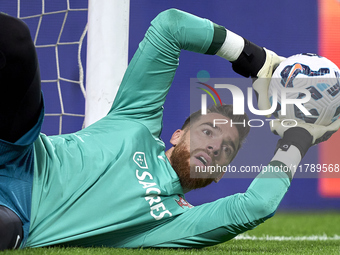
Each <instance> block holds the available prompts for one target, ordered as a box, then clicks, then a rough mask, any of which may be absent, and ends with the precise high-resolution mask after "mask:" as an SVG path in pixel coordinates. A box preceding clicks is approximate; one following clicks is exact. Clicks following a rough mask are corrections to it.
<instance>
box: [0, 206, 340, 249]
mask: <svg viewBox="0 0 340 255" xmlns="http://www.w3.org/2000/svg"><path fill="white" fill-rule="evenodd" d="M0 254H11V255H17V254H18V255H19V254H20V255H45V254H51V255H57V254H58V255H64V254H65V255H78V254H79V255H97V254H98V255H99V254H100V255H106V254H110V255H111V254H122V255H125V254H127V255H128V254H132V255H134V254H138V255H139V254H141V255H144V254H145V255H147V254H151V255H153V254H155V255H170V254H171V255H172V254H183V255H187V254H202V255H203V254H204V255H205V254H207V255H213V254H304V255H305V254H327V255H330V254H340V212H327V213H325V212H319V213H316V212H315V213H277V214H276V215H275V216H274V217H273V218H271V219H269V220H268V221H267V222H265V223H264V224H262V225H260V226H259V227H257V228H256V229H254V230H252V231H248V232H247V233H245V234H244V235H241V236H239V238H238V239H234V240H231V241H229V242H226V243H223V244H220V245H216V246H213V247H208V248H204V249H115V248H34V249H23V250H16V251H5V252H2V253H1V252H0Z"/></svg>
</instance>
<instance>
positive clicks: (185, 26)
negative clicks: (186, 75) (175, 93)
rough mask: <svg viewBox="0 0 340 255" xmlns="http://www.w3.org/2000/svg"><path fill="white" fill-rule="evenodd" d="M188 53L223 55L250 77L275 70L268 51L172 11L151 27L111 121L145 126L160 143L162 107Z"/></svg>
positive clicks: (140, 45) (137, 52)
mask: <svg viewBox="0 0 340 255" xmlns="http://www.w3.org/2000/svg"><path fill="white" fill-rule="evenodd" d="M182 49H183V50H188V51H193V52H197V53H202V54H210V55H214V54H216V53H217V55H219V56H221V57H223V58H226V59H227V60H229V61H231V62H232V63H233V68H234V70H235V71H237V72H238V73H240V74H242V75H245V76H249V75H251V76H256V77H257V75H258V74H260V73H261V72H262V73H268V72H264V71H263V70H267V69H268V68H272V67H273V64H272V63H273V61H268V56H269V55H268V54H267V53H266V51H265V50H264V49H263V48H261V47H259V46H256V45H255V44H253V43H251V42H249V41H247V40H245V39H243V38H242V37H240V36H238V35H236V34H234V33H232V32H231V31H228V30H226V29H225V28H224V27H222V26H219V25H216V24H214V23H213V22H211V21H209V20H207V19H203V18H200V17H197V16H195V15H192V14H189V13H186V12H183V11H179V10H176V9H170V10H167V11H164V12H162V13H160V14H159V15H158V16H157V17H156V18H155V19H154V20H153V21H152V22H151V26H150V27H149V29H148V31H147V32H146V34H145V37H144V39H143V41H142V42H141V43H140V44H139V47H138V50H137V51H136V53H135V55H134V57H133V58H132V60H131V62H130V64H129V67H128V69H127V71H126V73H125V75H124V78H123V81H122V83H121V85H120V88H119V91H118V93H117V96H116V99H115V101H114V103H113V106H112V108H111V111H110V113H109V115H115V116H117V115H118V116H120V118H123V117H125V118H131V119H134V120H137V121H140V122H142V123H143V124H145V125H146V126H147V127H148V128H149V129H150V131H151V132H152V134H153V135H154V136H156V137H158V136H159V135H160V131H161V123H162V122H161V120H162V111H163V108H162V106H163V104H164V102H165V98H166V95H167V93H168V90H169V88H170V86H171V83H172V80H173V78H174V75H175V72H176V69H177V67H178V64H179V55H180V52H181V50H182ZM275 56H276V55H275ZM270 59H271V58H270ZM261 70H262V71H261ZM269 73H270V71H269ZM270 75H271V74H270Z"/></svg>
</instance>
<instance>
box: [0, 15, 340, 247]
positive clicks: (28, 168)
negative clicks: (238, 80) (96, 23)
mask: <svg viewBox="0 0 340 255" xmlns="http://www.w3.org/2000/svg"><path fill="white" fill-rule="evenodd" d="M0 23H1V24H2V25H1V28H0V80H1V81H0V99H1V100H0V118H1V121H0V139H1V140H0V205H1V206H0V247H1V249H9V248H18V247H21V248H24V247H41V246H53V245H63V246H87V247H88V246H109V247H131V248H135V247H204V246H209V245H215V244H218V243H221V242H225V241H227V240H229V239H232V238H233V237H235V236H236V235H238V234H240V233H243V232H245V231H247V230H249V229H252V228H254V227H256V226H257V225H259V224H260V223H262V222H264V221H265V220H266V219H268V218H269V217H271V216H273V214H274V212H275V210H276V209H277V207H278V205H279V203H280V201H281V199H282V198H283V196H284V195H285V193H286V192H287V189H288V188H289V186H290V181H291V178H292V176H293V174H294V173H292V172H289V173H283V172H276V173H270V172H269V171H268V172H266V173H264V174H261V175H260V176H261V177H258V178H256V179H255V180H254V181H253V182H252V183H251V185H250V187H249V188H248V190H247V191H246V192H245V193H243V194H235V195H233V196H229V197H225V198H223V199H220V200H217V201H215V202H212V203H208V204H203V205H200V206H196V207H192V206H191V205H190V204H189V203H187V202H186V201H185V198H184V193H186V192H188V191H189V190H192V189H196V188H202V187H204V186H206V185H208V184H210V183H211V182H212V181H218V180H219V179H220V178H222V174H223V173H218V174H216V175H213V176H209V178H204V177H202V176H199V177H197V178H191V177H190V169H193V168H194V167H195V165H199V166H215V165H217V164H218V165H220V166H226V165H228V164H229V163H230V162H231V161H232V159H233V158H234V157H235V156H236V154H237V152H238V150H239V148H240V147H241V144H242V141H243V140H244V139H245V137H246V136H247V134H248V132H249V127H247V128H245V127H242V126H240V125H236V126H228V125H217V126H216V127H214V126H213V125H212V122H213V119H214V118H219V119H221V118H229V119H232V120H234V121H236V122H239V121H243V120H247V116H245V115H236V116H233V115H232V107H231V106H228V105H224V106H219V107H214V108H211V109H210V110H209V113H208V114H207V115H202V116H201V115H200V113H196V114H194V115H192V116H191V117H189V119H188V120H187V121H186V122H185V124H184V126H183V127H182V128H181V129H179V130H176V131H175V132H174V134H173V136H172V138H171V141H170V142H171V143H172V144H173V147H172V148H171V149H169V150H168V151H166V152H165V151H164V149H165V146H164V143H163V142H162V141H161V140H160V138H159V137H160V134H161V129H162V106H163V104H164V101H165V98H166V95H167V93H168V90H169V88H170V86H171V82H172V79H173V77H174V75H175V71H176V68H177V66H178V57H179V54H180V51H181V50H182V49H184V50H189V51H194V52H198V53H205V54H211V55H214V54H217V55H219V56H221V57H223V58H226V59H227V60H229V61H231V62H232V65H233V69H234V70H235V71H236V72H238V73H240V74H242V75H244V76H247V77H248V76H252V77H255V78H256V77H259V78H270V77H271V74H272V72H273V69H274V68H275V67H276V66H277V65H278V64H279V63H280V61H281V59H282V58H280V57H278V56H277V55H276V54H275V53H273V52H271V51H268V50H266V49H264V48H261V47H258V46H256V45H255V44H253V43H251V42H249V41H247V40H245V39H243V38H242V37H240V36H238V35H236V34H234V33H232V32H230V31H228V30H226V29H225V28H224V27H221V26H218V25H216V24H214V23H212V22H211V21H209V20H206V19H201V18H199V17H196V16H193V15H191V14H188V13H185V12H181V11H178V10H174V9H171V10H167V11H164V12H162V13H160V14H159V15H158V16H157V17H156V18H155V19H154V20H153V21H152V22H151V26H150V28H149V29H148V31H147V32H146V35H145V38H144V40H143V41H142V42H141V43H140V45H139V48H138V50H137V52H136V54H135V55H134V57H133V59H132V60H131V63H130V65H129V67H128V69H127V71H126V73H125V76H124V79H123V81H122V84H121V86H120V88H119V91H118V94H117V96H116V98H115V101H114V103H113V105H112V108H111V110H110V112H109V114H108V115H107V116H106V117H105V118H103V119H102V120H100V121H98V122H96V123H95V124H93V125H91V126H89V127H88V128H85V129H83V130H81V131H79V132H77V133H74V134H67V135H60V136H52V137H47V136H45V135H43V134H40V127H41V123H42V121H43V112H44V106H43V100H42V96H41V91H40V80H39V68H38V63H37V58H36V54H35V49H34V45H33V43H32V41H31V39H30V35H29V31H28V29H27V27H26V26H25V25H24V24H23V23H22V22H21V21H19V20H17V19H15V18H12V17H10V16H7V15H4V14H0ZM267 80H268V79H267ZM257 82H258V80H255V82H254V89H255V90H256V91H257V93H258V95H259V107H260V108H262V109H266V107H268V108H269V102H268V99H267V87H268V84H267V83H262V84H258V83H257ZM286 126H287V125H286ZM338 128H339V122H338V121H337V122H334V123H333V124H332V125H330V126H328V127H318V126H313V125H310V124H303V125H301V126H299V127H293V128H287V127H283V126H282V125H277V127H276V126H274V127H273V130H272V131H273V132H276V133H277V134H279V135H280V136H281V137H283V138H282V139H281V140H279V142H278V147H277V148H278V149H277V151H276V152H275V156H274V158H273V160H272V161H271V162H270V163H269V165H272V166H277V165H287V166H289V165H291V164H295V165H296V164H298V163H299V162H300V160H301V158H302V157H303V156H304V154H305V153H306V152H307V150H308V148H309V147H310V146H311V145H313V144H314V143H316V141H318V142H320V141H322V140H325V139H326V138H328V137H329V136H330V134H331V133H333V132H335V131H336V130H337V129H338ZM325 134H326V135H325ZM326 136H327V137H326ZM189 141H191V147H189V144H190V142H189ZM267 177H272V178H267ZM269 191H270V192H269Z"/></svg>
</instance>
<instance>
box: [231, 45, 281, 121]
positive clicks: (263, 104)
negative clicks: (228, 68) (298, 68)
mask: <svg viewBox="0 0 340 255" xmlns="http://www.w3.org/2000/svg"><path fill="white" fill-rule="evenodd" d="M283 60H285V58H284V57H280V56H278V55H277V54H276V53H275V52H273V51H271V50H267V49H266V48H262V47H259V46H257V45H256V44H254V43H252V42H250V41H248V40H246V39H244V48H243V50H242V52H241V54H240V56H239V57H238V58H237V60H235V61H232V62H231V63H232V67H233V70H234V71H235V72H236V73H238V74H240V75H242V76H244V77H249V76H250V77H252V78H253V88H254V91H255V94H256V97H257V102H258V108H259V109H260V110H267V109H270V107H271V104H270V102H269V98H268V88H269V83H270V79H271V77H272V75H273V72H274V70H275V69H276V67H277V66H278V65H279V64H280V63H281V62H282V61H283ZM269 116H270V115H269ZM269 116H268V117H269Z"/></svg>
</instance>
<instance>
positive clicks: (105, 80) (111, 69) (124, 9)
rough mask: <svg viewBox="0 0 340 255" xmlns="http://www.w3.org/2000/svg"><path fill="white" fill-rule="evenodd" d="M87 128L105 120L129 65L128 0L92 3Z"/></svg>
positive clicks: (87, 76) (89, 18)
mask: <svg viewBox="0 0 340 255" xmlns="http://www.w3.org/2000/svg"><path fill="white" fill-rule="evenodd" d="M88 6H89V8H88V35H87V36H88V41H87V42H88V44H87V45H88V49H87V62H86V63H87V64H86V101H85V102H86V103H85V127H86V126H89V125H91V124H93V123H94V122H96V121H98V120H99V119H101V118H102V117H104V116H105V115H106V114H107V113H108V111H109V110H110V107H111V105H112V103H113V100H114V97H115V95H116V93H117V90H118V87H119V84H120V83H121V81H122V78H123V75H124V73H125V70H126V68H127V65H128V39H129V8H130V1H129V0H89V4H88Z"/></svg>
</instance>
